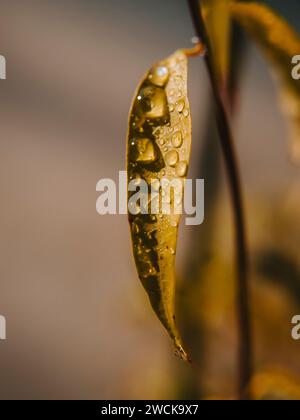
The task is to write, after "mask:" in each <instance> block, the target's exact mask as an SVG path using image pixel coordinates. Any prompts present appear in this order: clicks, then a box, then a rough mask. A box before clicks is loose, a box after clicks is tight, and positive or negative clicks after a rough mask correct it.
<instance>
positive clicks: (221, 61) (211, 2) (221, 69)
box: [201, 0, 231, 84]
mask: <svg viewBox="0 0 300 420" xmlns="http://www.w3.org/2000/svg"><path fill="white" fill-rule="evenodd" d="M230 2H231V0H202V1H201V5H202V13H203V17H204V20H205V24H206V27H207V31H208V34H209V38H210V42H211V47H212V53H213V60H214V64H215V69H216V73H217V77H218V79H219V82H220V84H224V83H225V81H226V79H227V75H228V67H229V54H230V51H229V49H230V47H229V46H230V32H231V29H230V27H231V16H230V8H229V5H230Z"/></svg>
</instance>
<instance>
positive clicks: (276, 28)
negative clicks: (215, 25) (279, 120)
mask: <svg viewBox="0 0 300 420" xmlns="http://www.w3.org/2000/svg"><path fill="white" fill-rule="evenodd" d="M231 12H232V15H233V18H235V19H236V20H237V21H238V22H239V23H240V24H241V25H242V26H243V27H244V28H245V29H246V31H247V32H248V33H249V34H250V35H251V37H252V38H253V39H254V40H255V41H256V42H257V44H258V45H259V46H260V48H261V49H262V51H263V53H264V55H265V57H266V58H267V59H268V60H269V61H270V63H271V64H272V65H273V66H274V69H275V71H276V75H277V76H278V77H279V78H280V81H281V86H282V89H281V100H282V109H283V112H285V114H286V115H287V117H288V120H289V122H290V127H291V141H292V149H293V156H294V158H296V159H297V160H298V161H300V83H299V81H298V80H295V79H293V78H292V74H291V73H292V57H294V56H295V55H297V54H300V38H299V35H298V34H297V33H296V32H295V31H294V30H293V29H292V28H291V26H290V25H289V24H288V23H287V22H286V21H285V20H284V19H283V18H282V17H281V16H279V15H277V14H276V13H275V12H274V11H273V10H272V9H270V8H269V7H267V6H265V5H262V4H258V3H254V2H250V3H239V2H237V3H235V2H234V3H232V4H231Z"/></svg>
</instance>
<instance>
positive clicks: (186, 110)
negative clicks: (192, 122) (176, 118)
mask: <svg viewBox="0 0 300 420" xmlns="http://www.w3.org/2000/svg"><path fill="white" fill-rule="evenodd" d="M183 115H184V116H185V117H188V115H189V110H188V109H187V108H185V109H184V111H183Z"/></svg>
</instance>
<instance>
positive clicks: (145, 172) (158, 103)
mask: <svg viewBox="0 0 300 420" xmlns="http://www.w3.org/2000/svg"><path fill="white" fill-rule="evenodd" d="M186 55H187V52H186V51H184V50H179V51H176V52H175V53H174V54H173V55H171V56H170V57H168V58H167V59H166V60H163V61H161V62H160V63H157V64H156V65H154V66H153V67H152V68H151V69H150V71H149V72H148V73H147V74H146V76H145V77H144V78H143V80H142V81H141V83H140V84H139V86H138V88H137V90H136V93H135V96H134V99H133V103H132V106H131V110H130V115H129V128H128V137H127V173H128V183H130V184H132V185H133V188H130V186H129V188H128V190H129V195H128V210H129V223H130V229H131V237H132V243H133V254H134V259H135V263H136V267H137V271H138V274H139V278H140V280H141V282H142V284H143V286H144V288H145V290H146V291H147V293H148V296H149V299H150V302H151V305H152V307H153V309H154V311H155V313H156V314H157V316H158V318H159V319H160V321H161V322H162V324H163V325H164V327H165V328H166V329H167V331H168V333H169V335H170V337H171V338H172V340H173V342H174V345H175V349H176V351H177V353H178V354H179V355H180V357H181V358H182V359H184V360H188V356H187V354H186V352H185V351H184V349H183V346H182V341H181V338H180V335H179V333H178V331H177V328H176V325H175V315H174V306H175V305H174V299H175V268H174V266H175V253H176V244H177V232H178V223H179V220H180V214H179V212H178V211H177V212H176V211H174V210H175V207H176V203H177V206H178V205H179V206H180V205H182V192H183V184H184V179H185V176H186V173H187V169H188V162H189V156H190V147H191V118H190V108H189V102H188V98H187V57H186ZM173 181H176V182H178V184H177V186H179V189H174V190H173V188H172V189H171V188H170V189H168V185H166V184H168V183H172V182H173ZM135 186H136V191H137V192H134V191H133V190H135ZM145 187H146V190H145ZM151 187H152V189H151ZM163 187H165V189H164V188H163ZM175 187H176V185H175ZM130 190H131V191H130ZM166 191H167V194H166ZM149 193H151V194H153V195H150V196H149ZM136 194H138V198H139V200H138V201H136V198H137V196H136ZM177 209H178V207H177ZM168 210H169V211H168ZM176 213H177V214H176Z"/></svg>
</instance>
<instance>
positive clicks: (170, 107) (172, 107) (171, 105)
mask: <svg viewBox="0 0 300 420" xmlns="http://www.w3.org/2000/svg"><path fill="white" fill-rule="evenodd" d="M174 109H175V107H174V105H173V104H170V105H169V110H170V112H173V111H174Z"/></svg>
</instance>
